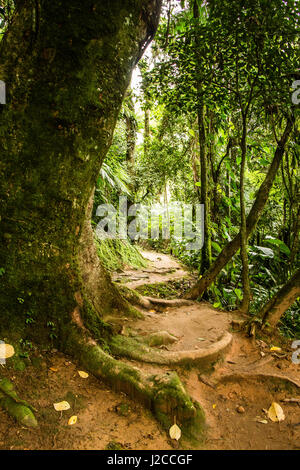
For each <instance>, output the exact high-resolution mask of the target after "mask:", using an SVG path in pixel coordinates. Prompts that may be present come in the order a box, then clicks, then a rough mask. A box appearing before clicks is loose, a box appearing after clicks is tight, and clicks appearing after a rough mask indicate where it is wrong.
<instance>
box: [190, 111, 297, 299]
mask: <svg viewBox="0 0 300 470" xmlns="http://www.w3.org/2000/svg"><path fill="white" fill-rule="evenodd" d="M293 124H294V119H293V118H289V119H288V120H287V123H286V127H285V130H284V132H283V134H282V137H281V139H280V141H279V142H278V144H277V148H276V151H275V155H274V158H273V161H272V163H271V165H270V168H269V170H268V173H267V175H266V177H265V179H264V181H263V183H262V184H261V186H260V188H259V190H258V192H257V196H256V199H255V201H254V203H253V205H252V208H251V210H250V212H249V214H248V217H247V221H246V227H247V238H249V236H250V235H251V233H252V232H253V231H254V230H255V227H256V225H257V222H258V220H259V218H260V216H261V214H262V212H263V210H264V207H265V205H266V202H267V200H268V197H269V193H270V190H271V187H272V184H273V182H274V179H275V177H276V174H277V171H278V168H279V165H280V162H281V160H282V157H283V154H284V151H285V146H286V143H287V141H288V138H289V136H290V134H291V132H292V129H293ZM240 241H241V234H240V233H238V235H236V236H235V237H234V239H233V240H232V241H231V242H229V243H228V244H227V245H226V246H225V247H224V248H223V250H222V251H221V253H220V254H219V256H218V257H217V259H216V260H215V261H214V263H212V265H211V266H210V268H209V269H208V270H207V271H206V273H205V274H204V275H203V277H201V279H199V280H198V281H197V282H196V284H195V285H194V286H193V287H192V289H191V290H190V291H189V292H188V293H187V294H186V297H187V298H189V299H197V298H198V297H201V296H202V294H203V293H204V292H205V291H206V289H207V288H208V287H209V286H210V285H211V284H212V283H213V282H214V280H215V279H216V277H217V276H218V274H219V273H220V272H221V270H222V269H223V268H224V266H226V264H227V263H228V262H229V261H230V260H231V258H232V257H233V255H234V254H235V253H236V252H237V251H238V249H239V248H240Z"/></svg>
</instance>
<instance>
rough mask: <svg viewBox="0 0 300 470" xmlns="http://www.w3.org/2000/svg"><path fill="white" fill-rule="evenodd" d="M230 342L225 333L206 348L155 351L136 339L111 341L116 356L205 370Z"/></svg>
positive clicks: (117, 337)
mask: <svg viewBox="0 0 300 470" xmlns="http://www.w3.org/2000/svg"><path fill="white" fill-rule="evenodd" d="M231 342H232V335H231V334H230V333H228V332H226V333H225V334H224V335H223V336H222V338H221V339H220V340H219V341H216V342H215V343H213V344H212V345H210V346H208V347H207V348H202V349H193V350H188V351H157V350H156V349H154V348H151V347H150V346H147V345H145V344H143V343H142V342H141V341H139V340H138V339H137V338H128V337H126V336H121V335H116V336H114V337H113V338H112V340H111V343H110V344H111V349H112V352H113V353H114V354H116V355H118V356H123V357H128V358H130V359H134V360H137V361H142V362H148V363H152V364H162V365H172V364H173V365H175V364H188V365H191V366H197V367H200V368H203V367H204V368H207V366H209V365H212V364H213V363H214V362H216V361H218V360H220V359H222V357H223V355H224V354H225V352H226V351H227V350H228V348H229V347H230V345H231Z"/></svg>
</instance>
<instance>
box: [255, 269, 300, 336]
mask: <svg viewBox="0 0 300 470" xmlns="http://www.w3.org/2000/svg"><path fill="white" fill-rule="evenodd" d="M299 296H300V269H298V270H297V271H296V272H295V274H294V275H293V276H292V277H291V278H290V279H289V280H288V282H287V283H286V284H284V286H283V287H282V288H281V289H280V290H279V291H278V292H277V293H276V294H275V295H274V296H273V297H272V298H271V299H270V300H269V301H268V302H267V303H266V304H265V305H264V307H263V308H262V310H261V311H260V313H259V314H258V316H259V317H260V318H262V325H263V327H264V326H266V324H268V325H269V327H270V328H272V329H273V328H275V327H276V326H277V324H278V323H279V321H280V319H281V317H282V316H283V314H284V313H285V312H286V311H287V310H288V309H289V308H290V307H291V305H292V304H293V303H294V302H295V301H296V299H297V298H298V297H299Z"/></svg>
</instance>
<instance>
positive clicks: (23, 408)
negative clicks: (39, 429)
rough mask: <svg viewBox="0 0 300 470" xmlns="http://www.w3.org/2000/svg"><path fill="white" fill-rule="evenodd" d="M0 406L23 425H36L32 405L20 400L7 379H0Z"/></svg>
mask: <svg viewBox="0 0 300 470" xmlns="http://www.w3.org/2000/svg"><path fill="white" fill-rule="evenodd" d="M0 406H1V407H2V408H3V409H4V410H6V411H7V413H8V414H9V415H10V416H11V417H12V418H15V420H16V421H17V422H18V423H19V424H21V425H23V426H27V427H36V426H37V425H38V423H37V420H36V418H35V416H34V414H33V411H32V407H31V406H30V405H29V404H28V403H26V402H25V401H23V400H20V398H19V397H18V395H17V393H16V392H15V390H14V386H13V384H12V383H11V382H10V381H9V380H7V379H2V380H0Z"/></svg>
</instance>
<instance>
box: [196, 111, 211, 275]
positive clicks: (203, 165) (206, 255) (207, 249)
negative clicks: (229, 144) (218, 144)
mask: <svg viewBox="0 0 300 470" xmlns="http://www.w3.org/2000/svg"><path fill="white" fill-rule="evenodd" d="M198 126H199V149H200V172H201V175H200V181H201V193H200V197H201V199H200V202H201V204H203V205H204V245H203V248H202V251H201V266H200V274H203V273H204V272H205V271H206V270H207V269H208V268H209V266H210V263H211V234H210V221H209V219H210V217H209V214H210V212H209V210H210V208H209V198H208V184H207V183H208V181H207V180H208V177H207V155H206V135H205V123H204V105H203V103H200V105H199V109H198Z"/></svg>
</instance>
